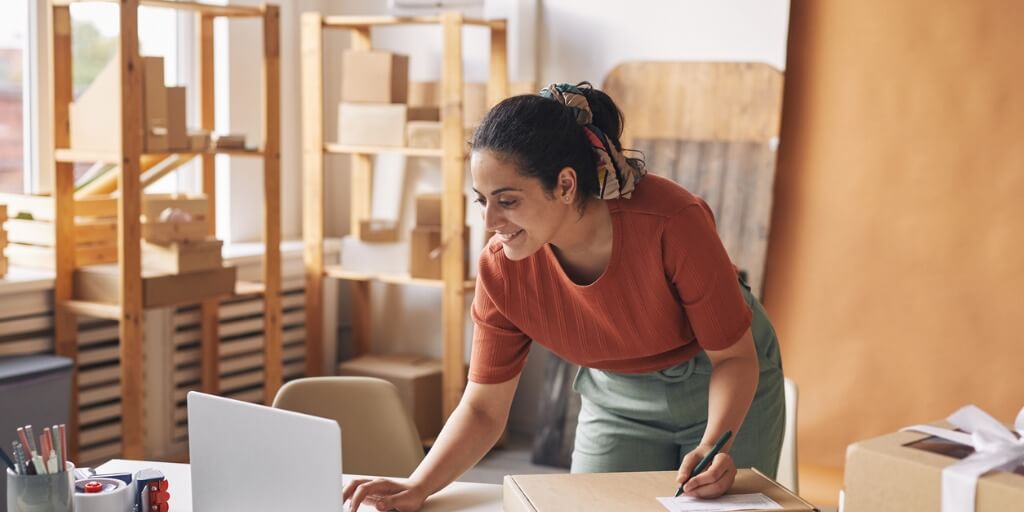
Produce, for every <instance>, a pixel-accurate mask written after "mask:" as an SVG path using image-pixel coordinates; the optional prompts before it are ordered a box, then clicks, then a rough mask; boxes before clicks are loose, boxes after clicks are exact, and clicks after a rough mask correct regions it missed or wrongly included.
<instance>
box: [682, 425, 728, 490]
mask: <svg viewBox="0 0 1024 512" xmlns="http://www.w3.org/2000/svg"><path fill="white" fill-rule="evenodd" d="M730 437H732V430H726V431H725V433H724V434H722V437H719V438H718V441H717V442H715V445H714V446H712V447H711V451H710V452H708V453H707V454H706V455H704V458H702V459H700V462H698V463H697V465H696V466H695V467H694V468H693V471H691V472H690V476H688V477H687V478H686V482H689V481H690V479H691V478H693V477H695V476H697V475H698V474H700V472H701V471H704V469H706V468H707V467H708V464H711V461H712V460H713V459H714V458H715V455H718V452H720V451H722V447H723V446H725V443H726V441H728V440H729V438H730ZM686 482H683V483H682V484H679V489H678V490H677V491H676V497H677V498H678V497H679V495H680V494H682V493H683V484H685V483H686Z"/></svg>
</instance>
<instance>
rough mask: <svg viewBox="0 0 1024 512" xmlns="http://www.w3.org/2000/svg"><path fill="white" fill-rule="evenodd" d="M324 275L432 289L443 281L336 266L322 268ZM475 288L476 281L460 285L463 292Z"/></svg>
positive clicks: (442, 283) (470, 280)
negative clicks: (359, 270) (358, 270)
mask: <svg viewBox="0 0 1024 512" xmlns="http://www.w3.org/2000/svg"><path fill="white" fill-rule="evenodd" d="M324 275H325V276H327V277H332V278H334V279H344V280H346V281H379V282H381V283H388V284H401V285H410V286H430V287H433V288H441V287H443V286H444V281H442V280H440V279H424V278H421V277H411V276H409V275H408V274H385V273H371V272H353V271H351V270H345V269H343V268H341V267H339V266H337V265H332V266H327V267H324ZM475 288H476V280H473V279H467V280H466V281H464V282H463V283H462V289H463V291H472V290H473V289H475Z"/></svg>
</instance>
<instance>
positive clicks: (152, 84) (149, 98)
mask: <svg viewBox="0 0 1024 512" xmlns="http://www.w3.org/2000/svg"><path fill="white" fill-rule="evenodd" d="M142 98H143V107H142V110H143V114H144V117H145V121H144V124H145V131H146V136H145V137H144V138H143V148H144V150H145V151H146V152H150V153H158V152H161V151H167V148H168V139H167V133H168V126H167V106H168V105H167V99H168V97H167V88H166V87H164V58H163V57H142ZM94 122H95V121H94Z"/></svg>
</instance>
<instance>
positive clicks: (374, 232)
mask: <svg viewBox="0 0 1024 512" xmlns="http://www.w3.org/2000/svg"><path fill="white" fill-rule="evenodd" d="M359 239H360V240H362V241H364V242H397V241H398V223H397V222H395V221H393V220H376V219H371V220H362V221H359Z"/></svg>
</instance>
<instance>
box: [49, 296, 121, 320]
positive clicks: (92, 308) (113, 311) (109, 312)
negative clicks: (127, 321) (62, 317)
mask: <svg viewBox="0 0 1024 512" xmlns="http://www.w3.org/2000/svg"><path fill="white" fill-rule="evenodd" d="M63 304H64V305H63V307H64V309H65V310H66V311H67V313H68V314H70V315H85V316H91V317H96V318H106V319H109V320H120V318H121V306H118V305H117V304H109V303H103V302H93V301H86V300H67V301H63Z"/></svg>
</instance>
